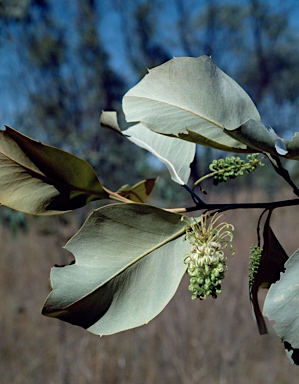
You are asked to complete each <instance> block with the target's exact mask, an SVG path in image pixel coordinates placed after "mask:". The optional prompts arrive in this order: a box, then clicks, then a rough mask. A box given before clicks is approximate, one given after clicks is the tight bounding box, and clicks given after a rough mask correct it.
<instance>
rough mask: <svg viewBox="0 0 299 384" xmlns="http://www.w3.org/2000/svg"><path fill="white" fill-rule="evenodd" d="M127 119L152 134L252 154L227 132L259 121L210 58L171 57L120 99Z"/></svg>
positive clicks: (250, 105)
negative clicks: (248, 122)
mask: <svg viewBox="0 0 299 384" xmlns="http://www.w3.org/2000/svg"><path fill="white" fill-rule="evenodd" d="M123 110H124V113H125V116H126V119H127V121H129V122H140V123H141V124H142V125H144V126H145V127H147V128H149V129H151V130H152V131H155V132H159V133H162V134H165V135H169V136H176V137H180V138H182V139H184V140H189V141H192V142H195V143H197V144H201V145H208V146H210V147H213V148H216V149H223V150H226V151H233V152H236V151H239V152H248V151H252V150H251V149H250V148H248V147H247V145H246V144H243V143H241V142H240V141H239V140H236V139H235V138H232V137H230V136H229V135H228V134H227V132H226V131H231V130H234V129H237V128H238V127H240V126H241V125H242V124H244V123H246V122H247V121H248V120H250V119H253V120H256V121H260V116H259V113H258V111H257V109H256V107H255V105H254V104H253V102H252V100H251V99H250V97H249V96H248V95H247V93H246V92H245V91H244V90H243V89H242V88H241V87H240V86H239V85H238V84H237V83H236V82H235V81H234V80H233V79H231V78H230V77H229V76H227V75H226V74H225V73H224V72H222V71H221V70H220V69H219V68H217V66H216V65H215V64H214V63H213V61H212V60H211V58H209V57H207V56H201V57H199V58H187V57H181V58H174V59H172V60H170V61H168V62H166V63H164V64H162V65H160V66H159V67H156V68H154V69H152V70H150V71H149V73H148V74H147V75H146V76H145V77H144V78H143V79H142V80H141V81H140V82H139V83H138V84H137V85H136V86H135V87H133V88H132V89H130V90H129V91H128V92H127V93H126V95H125V96H124V98H123Z"/></svg>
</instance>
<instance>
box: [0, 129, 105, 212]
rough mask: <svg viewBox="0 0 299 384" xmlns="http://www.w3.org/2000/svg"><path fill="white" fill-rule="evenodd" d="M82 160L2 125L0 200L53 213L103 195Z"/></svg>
mask: <svg viewBox="0 0 299 384" xmlns="http://www.w3.org/2000/svg"><path fill="white" fill-rule="evenodd" d="M108 197H109V195H108V193H107V192H106V191H105V190H104V189H103V187H102V185H101V183H100V181H99V180H98V178H97V176H96V174H95V172H94V170H93V168H92V166H91V165H90V164H89V163H87V162H86V161H85V160H83V159H80V158H78V157H76V156H74V155H72V154H70V153H67V152H65V151H62V150H60V149H58V148H55V147H51V146H49V145H44V144H42V143H40V142H39V141H35V140H32V139H30V138H29V137H27V136H25V135H23V134H21V133H19V132H17V131H16V130H14V129H12V128H9V127H6V130H5V131H0V203H1V204H3V205H5V206H7V207H9V208H13V209H16V210H18V211H21V212H25V213H29V214H34V215H53V214H58V213H62V212H65V211H69V210H73V209H76V208H79V207H82V206H84V205H85V204H87V203H88V202H90V201H92V200H98V199H103V198H104V199H105V198H106V199H107V198H108Z"/></svg>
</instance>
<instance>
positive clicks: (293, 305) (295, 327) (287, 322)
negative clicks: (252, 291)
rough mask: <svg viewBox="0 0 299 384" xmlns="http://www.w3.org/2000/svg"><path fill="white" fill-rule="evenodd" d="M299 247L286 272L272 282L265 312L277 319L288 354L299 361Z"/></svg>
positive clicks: (290, 259) (278, 330) (286, 267)
mask: <svg viewBox="0 0 299 384" xmlns="http://www.w3.org/2000/svg"><path fill="white" fill-rule="evenodd" d="M298 276H299V249H298V250H297V251H296V252H295V253H294V254H293V255H292V256H291V257H290V258H289V260H288V261H287V262H286V263H285V272H284V273H281V274H280V279H279V280H278V281H277V282H276V283H275V284H272V285H271V287H270V289H269V292H268V294H267V296H266V299H265V303H264V309H263V314H264V316H267V317H268V319H269V320H273V321H275V325H274V330H275V332H276V333H277V335H278V336H279V337H280V338H281V339H282V340H283V341H284V342H285V347H286V349H287V350H288V352H287V354H288V356H289V357H290V358H291V359H292V360H293V362H295V363H296V364H298V363H299V356H298V348H299V306H298V297H299V284H298ZM292 351H293V352H292Z"/></svg>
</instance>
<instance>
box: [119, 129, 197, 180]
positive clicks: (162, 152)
mask: <svg viewBox="0 0 299 384" xmlns="http://www.w3.org/2000/svg"><path fill="white" fill-rule="evenodd" d="M122 133H123V134H124V135H125V136H126V137H127V138H128V139H129V140H130V141H132V142H133V143H134V144H136V145H138V146H139V147H141V148H144V149H146V150H148V151H149V152H151V153H152V154H153V155H154V156H156V157H157V158H158V159H159V160H160V161H161V162H162V163H163V164H165V165H166V167H167V168H168V170H169V173H170V175H171V178H172V180H173V181H175V182H176V183H178V184H181V185H184V184H187V182H188V179H189V176H190V172H191V169H190V163H191V162H192V161H193V159H194V156H195V144H194V143H190V142H187V141H186V142H184V141H182V140H179V139H177V138H174V137H168V136H163V135H160V134H158V133H155V132H152V131H150V130H149V129H147V128H145V127H144V126H143V125H142V124H136V125H133V126H132V127H130V128H128V129H126V130H125V131H122Z"/></svg>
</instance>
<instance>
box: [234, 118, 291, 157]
mask: <svg viewBox="0 0 299 384" xmlns="http://www.w3.org/2000/svg"><path fill="white" fill-rule="evenodd" d="M229 134H230V135H231V136H232V137H234V138H235V139H236V140H239V141H240V142H242V143H243V144H245V145H247V146H248V147H250V148H253V149H255V150H256V151H259V152H264V153H270V154H272V155H280V156H284V155H287V153H288V149H287V146H286V143H287V141H286V140H283V139H281V138H280V137H279V136H278V135H277V134H276V133H275V131H274V130H273V129H272V128H271V127H269V128H267V127H265V125H264V124H262V123H261V122H260V121H256V120H252V119H250V120H248V121H247V122H246V123H244V124H242V125H241V126H240V127H239V128H237V129H235V130H233V131H230V132H229Z"/></svg>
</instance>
